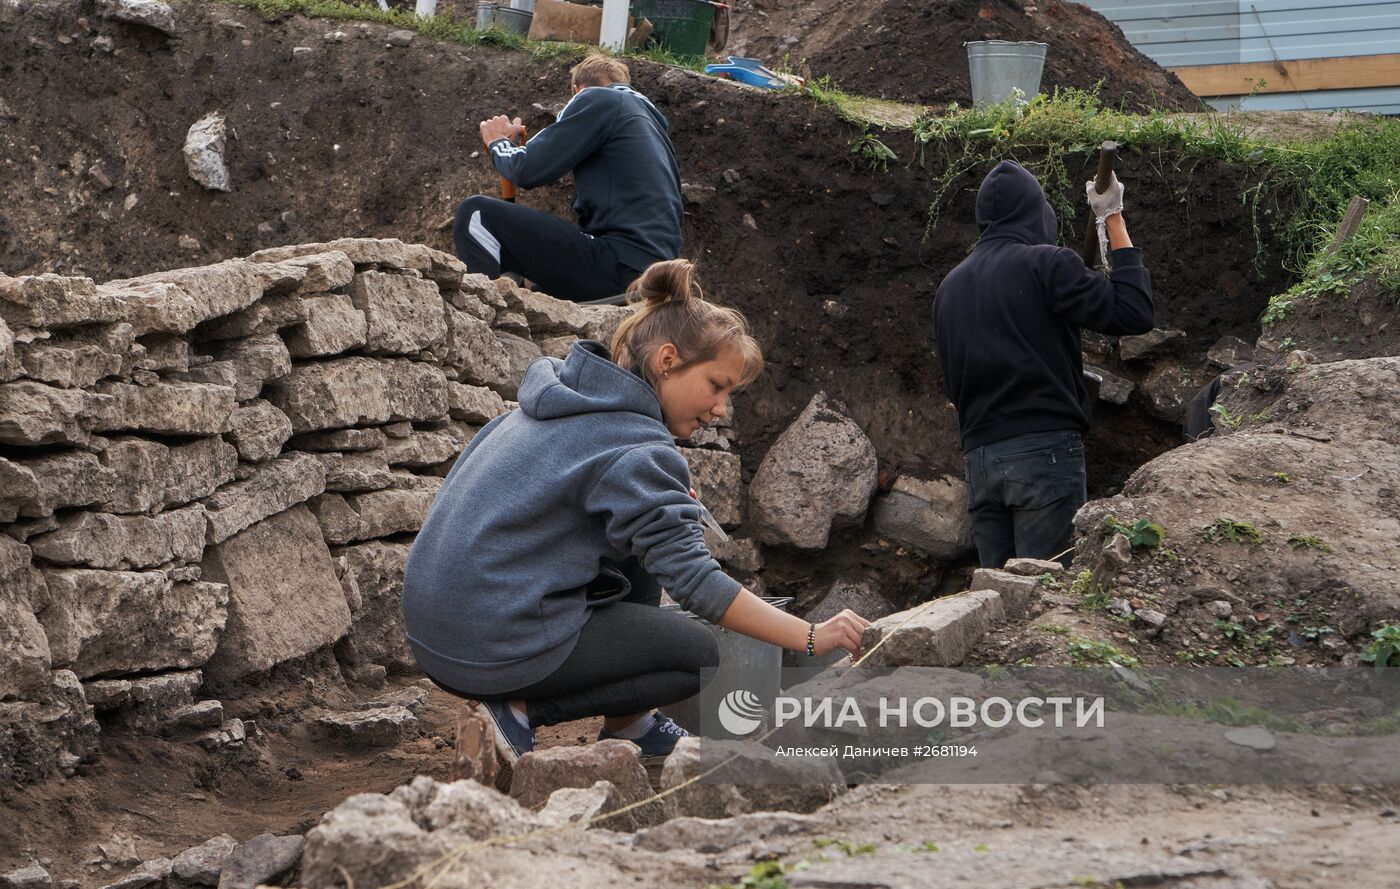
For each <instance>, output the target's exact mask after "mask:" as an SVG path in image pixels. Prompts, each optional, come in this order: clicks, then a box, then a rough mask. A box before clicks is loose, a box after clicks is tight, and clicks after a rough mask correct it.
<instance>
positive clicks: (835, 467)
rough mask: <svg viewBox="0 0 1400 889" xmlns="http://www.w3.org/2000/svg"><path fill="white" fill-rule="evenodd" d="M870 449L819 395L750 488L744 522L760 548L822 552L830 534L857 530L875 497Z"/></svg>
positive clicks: (872, 449) (772, 451)
mask: <svg viewBox="0 0 1400 889" xmlns="http://www.w3.org/2000/svg"><path fill="white" fill-rule="evenodd" d="M877 475H878V466H877V463H876V457H875V446H874V445H873V444H871V443H870V439H868V438H866V436H865V433H864V432H863V431H861V428H860V427H859V426H857V425H856V423H855V421H854V420H852V419H851V418H850V417H849V416H847V415H846V413H845V409H844V407H842V406H841V405H840V404H838V403H835V402H829V401H828V400H827V398H826V395H825V393H817V395H815V396H813V398H812V400H811V401H810V402H809V403H808V404H807V407H806V408H805V409H803V411H802V413H801V414H800V415H799V416H798V417H797V419H796V420H795V421H794V422H793V424H792V425H791V426H789V427H788V428H787V430H786V431H784V432H783V434H782V435H780V436H779V437H778V440H777V441H776V442H774V443H773V446H772V447H771V448H769V449H768V453H767V455H765V456H764V458H763V462H762V463H761V464H760V465H759V467H758V472H757V473H755V475H754V478H753V482H752V484H751V485H750V488H749V519H750V521H751V522H752V523H753V526H754V528H755V531H756V536H757V537H758V538H759V539H760V540H762V541H763V542H764V543H768V544H780V545H786V546H793V547H797V548H798V549H821V548H822V547H824V546H826V542H827V538H828V536H829V534H830V533H831V530H832V529H833V528H840V527H843V526H848V525H853V524H858V523H859V522H860V521H861V520H862V519H863V518H864V517H865V511H866V508H867V507H868V506H869V504H870V496H871V495H872V494H873V493H874V492H875V486H876V482H877Z"/></svg>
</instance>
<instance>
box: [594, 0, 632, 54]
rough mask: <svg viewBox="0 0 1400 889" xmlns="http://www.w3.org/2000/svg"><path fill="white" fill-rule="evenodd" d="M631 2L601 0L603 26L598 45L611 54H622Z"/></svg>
mask: <svg viewBox="0 0 1400 889" xmlns="http://www.w3.org/2000/svg"><path fill="white" fill-rule="evenodd" d="M631 8H632V3H631V0H603V26H602V32H601V34H599V37H598V45H599V46H601V47H603V48H604V49H610V50H612V51H613V52H622V47H623V44H625V43H626V42H627V16H628V13H629V12H630V11H631Z"/></svg>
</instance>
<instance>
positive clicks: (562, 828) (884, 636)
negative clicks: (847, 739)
mask: <svg viewBox="0 0 1400 889" xmlns="http://www.w3.org/2000/svg"><path fill="white" fill-rule="evenodd" d="M937 601H939V600H938V599H930V600H928V601H927V602H925V603H924V604H923V605H921V606H919V608H917V609H916V610H914V611H913V612H912V613H911V614H910V615H909V616H908V617H906V618H905V619H904V620H902V621H900V622H899V623H897V624H895V625H894V626H893V627H891V628H890V629H889V630H887V631H884V632H882V633H881V634H880V641H879V642H877V643H875V644H874V645H872V646H871V647H870V650H869V651H867V652H865V653H864V654H862V655H861V656H860V659H859V660H855V661H852V662H851V666H850V667H848V668H847V672H849V671H851V670H854V669H855V668H856V667H859V666H860V665H861V664H863V663H864V662H865V661H866V660H867V659H869V658H870V656H871V655H873V654H874V653H875V652H877V651H879V650H880V646H882V645H884V644H885V643H886V642H888V641H889V640H890V638H891V637H893V636H894V633H895V631H896V630H898V629H900V628H901V627H903V626H904V625H905V624H907V623H909V622H910V621H912V620H914V619H915V618H916V617H918V616H919V615H921V614H923V613H924V611H925V610H927V609H928V607H929V606H931V605H933V603H935V602H937ZM843 676H844V674H843ZM777 730H778V729H777V728H776V727H775V728H771V729H769V730H768V731H766V732H764V733H763V734H762V735H760V736H759V737H757V738H755V739H754V743H756V744H762V743H763V742H764V741H765V740H767V739H768V738H769V737H770V736H771V735H773V734H774V733H775V732H777ZM738 758H739V754H738V753H734V754H731V755H730V756H729V757H728V758H727V759H725V760H724V761H722V762H719V763H716V764H715V765H713V766H711V767H710V768H708V769H706V770H705V771H703V772H701V773H700V774H698V775H695V776H694V777H692V778H687V779H686V780H684V781H682V782H681V783H679V784H677V785H676V786H675V787H669V788H667V789H665V790H663V791H661V792H660V793H656V794H653V795H652V796H649V797H647V798H646V799H643V800H638V801H637V802H634V803H628V804H627V805H625V806H622V807H621V808H618V809H613V810H612V811H611V812H604V813H603V814H601V815H594V816H593V817H591V818H588V819H586V820H583V821H570V822H568V823H566V824H555V825H551V826H549V827H537V828H534V829H532V830H527V831H524V832H523V833H517V834H507V835H505V836H495V837H487V838H486V839H484V840H477V841H475V842H471V843H465V844H463V845H461V846H458V847H457V848H456V849H452V850H450V851H448V852H444V853H443V854H442V855H440V856H438V857H437V858H434V859H433V860H432V861H429V862H426V863H424V864H421V865H419V866H418V868H417V869H415V870H414V871H413V873H411V874H409V875H408V876H407V877H404V878H403V879H402V880H399V881H398V882H397V883H389V884H388V885H386V886H383V887H381V889H407V887H409V886H411V885H413V883H415V882H416V881H418V880H420V879H422V878H423V877H424V876H426V875H427V874H428V873H429V872H430V871H432V870H433V869H434V868H436V869H437V873H436V874H434V875H433V877H432V879H431V880H429V881H428V882H427V883H426V884H424V889H432V887H433V886H435V885H437V882H438V880H440V879H442V878H443V877H444V876H446V875H447V872H448V870H449V869H451V868H452V866H453V865H455V864H457V863H458V862H459V861H461V860H462V858H464V857H465V856H466V855H467V853H468V852H474V851H476V850H478V849H486V848H489V847H492V846H508V845H511V844H512V843H518V842H520V841H522V840H527V839H533V838H535V837H541V836H548V835H550V834H556V833H564V832H566V831H569V830H573V829H575V828H578V829H579V830H586V829H587V828H589V827H592V826H593V825H594V824H596V823H598V822H600V821H606V820H608V819H609V818H616V817H618V816H619V815H625V814H627V813H628V812H632V811H635V810H636V809H640V808H642V807H643V806H649V805H652V804H653V803H660V801H661V800H663V799H665V798H667V797H669V796H672V795H673V794H675V793H677V792H679V791H681V790H684V789H685V788H687V787H689V786H691V785H692V784H696V783H698V782H700V781H702V780H704V779H705V778H707V777H709V776H710V775H713V774H714V773H715V772H717V771H719V770H720V769H722V768H724V767H725V766H727V765H729V764H730V763H731V762H733V761H734V760H736V759H738Z"/></svg>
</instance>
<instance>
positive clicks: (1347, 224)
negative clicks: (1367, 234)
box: [1327, 195, 1371, 256]
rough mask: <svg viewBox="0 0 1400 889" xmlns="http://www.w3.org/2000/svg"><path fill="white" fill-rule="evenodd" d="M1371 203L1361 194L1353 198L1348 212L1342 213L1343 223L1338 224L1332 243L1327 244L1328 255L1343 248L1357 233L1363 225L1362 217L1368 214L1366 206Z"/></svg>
mask: <svg viewBox="0 0 1400 889" xmlns="http://www.w3.org/2000/svg"><path fill="white" fill-rule="evenodd" d="M1370 205H1371V202H1370V201H1368V200H1366V199H1365V198H1363V197H1361V196H1360V195H1357V196H1356V197H1354V198H1352V199H1351V203H1350V204H1348V205H1347V211H1346V213H1344V214H1343V215H1342V224H1341V225H1339V226H1337V234H1336V235H1335V236H1334V237H1333V238H1332V243H1331V244H1329V245H1327V255H1328V256H1331V255H1332V254H1334V253H1336V252H1337V251H1338V250H1340V249H1342V245H1343V244H1345V243H1346V242H1347V241H1350V240H1351V238H1352V236H1353V235H1355V234H1356V230H1357V229H1358V228H1360V227H1361V219H1362V217H1364V216H1365V215H1366V208H1367V207H1369V206H1370Z"/></svg>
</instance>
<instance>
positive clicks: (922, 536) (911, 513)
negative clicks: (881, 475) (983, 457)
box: [874, 476, 973, 561]
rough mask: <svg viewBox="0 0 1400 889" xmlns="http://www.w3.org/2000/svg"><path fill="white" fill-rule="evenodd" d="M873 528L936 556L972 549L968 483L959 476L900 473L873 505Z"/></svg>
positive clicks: (951, 555) (951, 556) (958, 554)
mask: <svg viewBox="0 0 1400 889" xmlns="http://www.w3.org/2000/svg"><path fill="white" fill-rule="evenodd" d="M874 519H875V528H876V530H877V531H879V532H880V533H881V534H882V535H884V536H885V537H889V538H890V539H892V540H896V541H898V542H900V543H903V544H907V545H908V546H912V547H913V548H915V549H917V550H919V551H920V552H923V553H925V554H927V555H929V556H931V557H933V558H935V559H943V560H945V561H952V560H955V559H960V558H962V557H963V556H966V555H968V554H969V553H971V552H973V543H972V519H971V517H969V516H968V514H967V485H966V483H965V482H964V481H963V480H962V479H960V478H954V477H952V476H944V477H942V478H936V479H920V478H913V477H911V476H900V477H899V479H898V480H897V481H895V483H894V488H893V489H892V490H891V491H890V493H888V494H886V495H885V496H884V497H881V498H880V499H879V501H878V502H877V504H876V506H875V517H874Z"/></svg>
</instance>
